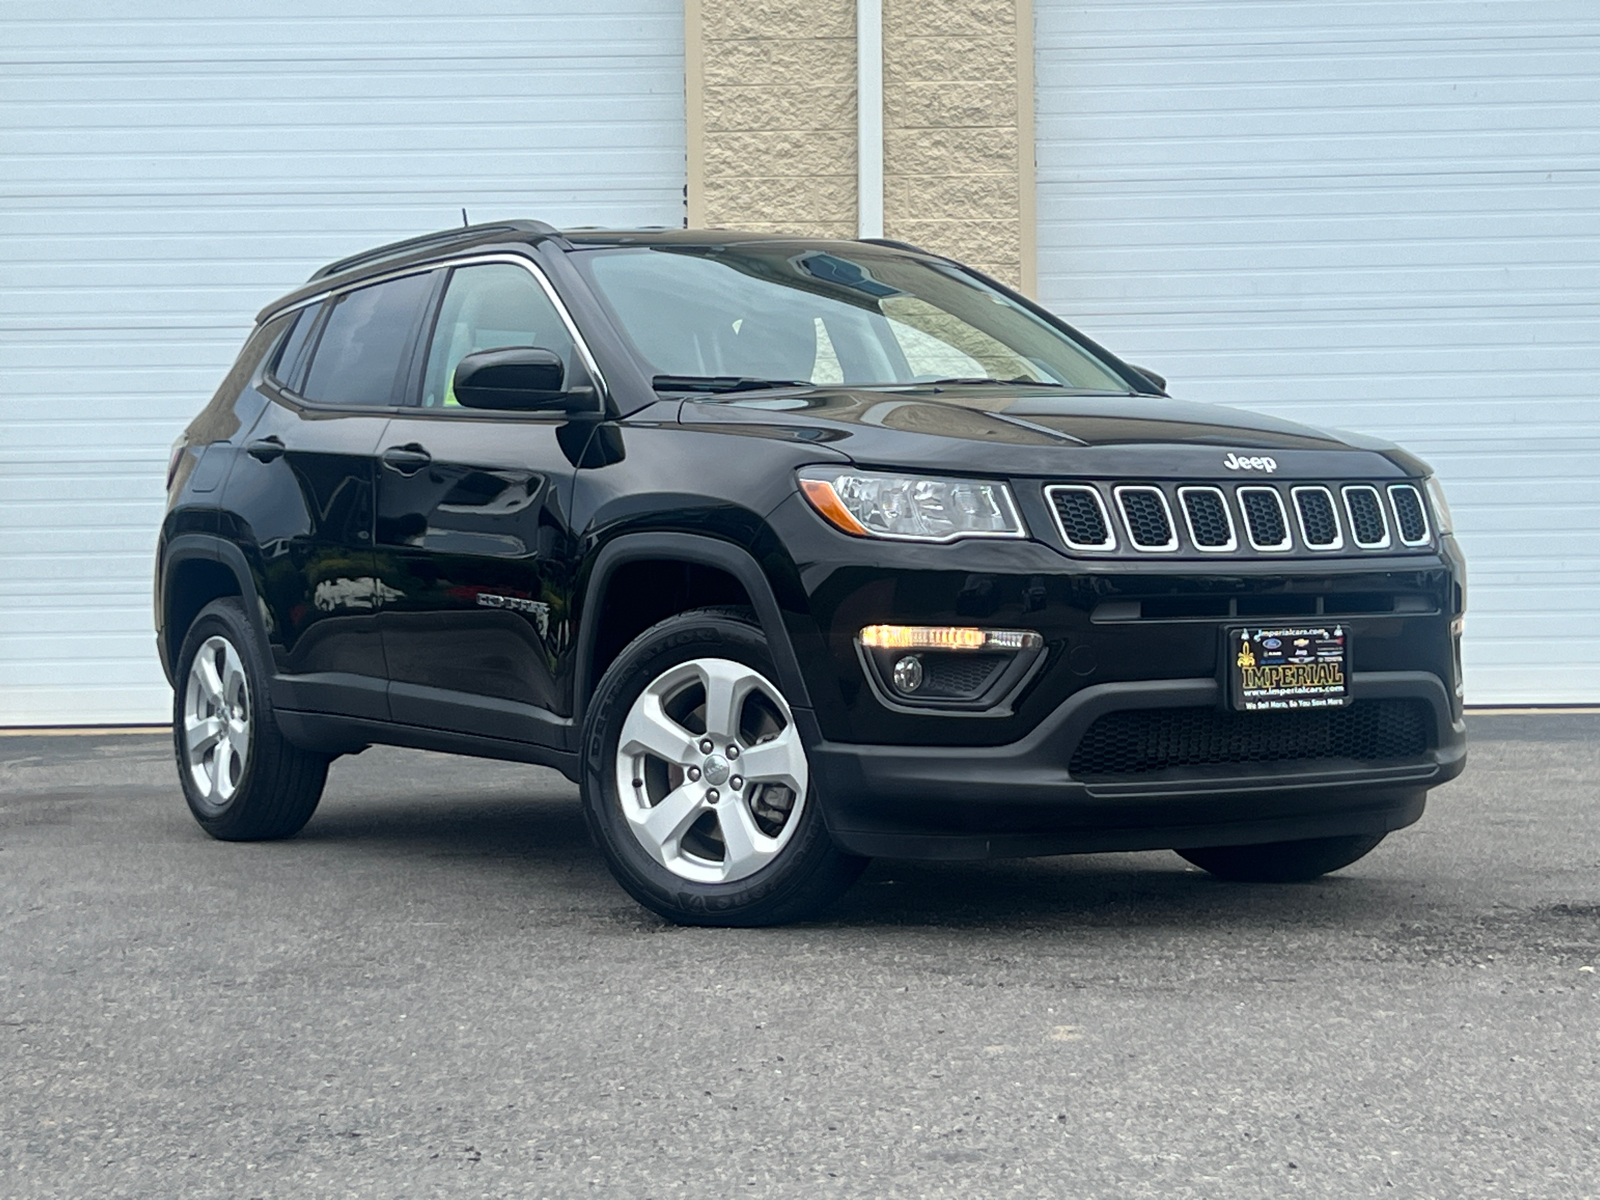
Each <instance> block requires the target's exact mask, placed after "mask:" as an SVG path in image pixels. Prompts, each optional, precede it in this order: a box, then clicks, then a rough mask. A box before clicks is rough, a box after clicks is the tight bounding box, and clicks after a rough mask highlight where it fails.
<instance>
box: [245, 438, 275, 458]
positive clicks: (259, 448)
mask: <svg viewBox="0 0 1600 1200" xmlns="http://www.w3.org/2000/svg"><path fill="white" fill-rule="evenodd" d="M244 450H245V453H246V454H248V455H249V456H250V457H251V458H253V459H255V460H257V461H258V462H264V463H269V462H272V461H273V460H275V459H279V458H282V457H283V451H284V445H283V439H282V438H280V437H277V436H273V437H264V438H259V439H257V440H256V441H253V442H251V443H250V444H249V445H248V446H246V447H245V448H244Z"/></svg>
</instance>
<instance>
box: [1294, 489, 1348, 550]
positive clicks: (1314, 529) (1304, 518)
mask: <svg viewBox="0 0 1600 1200" xmlns="http://www.w3.org/2000/svg"><path fill="white" fill-rule="evenodd" d="M1294 503H1295V507H1296V508H1298V509H1299V510H1300V532H1301V533H1302V534H1304V535H1305V539H1306V545H1308V546H1333V545H1337V544H1338V541H1339V515H1338V513H1336V512H1335V511H1334V507H1333V497H1332V496H1330V495H1329V494H1328V493H1327V492H1325V491H1324V490H1323V489H1322V488H1303V489H1301V490H1299V491H1297V492H1295V494H1294Z"/></svg>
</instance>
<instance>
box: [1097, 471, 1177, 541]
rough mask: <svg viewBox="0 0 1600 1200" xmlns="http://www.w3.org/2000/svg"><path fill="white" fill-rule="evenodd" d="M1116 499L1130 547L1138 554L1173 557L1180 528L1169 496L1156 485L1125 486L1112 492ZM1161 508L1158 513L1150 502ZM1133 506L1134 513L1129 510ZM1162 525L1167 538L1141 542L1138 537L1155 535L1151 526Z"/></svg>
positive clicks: (1113, 489)
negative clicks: (1175, 521)
mask: <svg viewBox="0 0 1600 1200" xmlns="http://www.w3.org/2000/svg"><path fill="white" fill-rule="evenodd" d="M1111 491H1112V494H1113V495H1114V496H1116V498H1117V507H1118V508H1119V509H1120V510H1121V511H1122V527H1123V529H1124V530H1125V531H1126V532H1127V534H1128V544H1129V545H1131V546H1132V547H1133V548H1134V549H1135V550H1142V551H1144V552H1145V553H1146V554H1170V553H1172V552H1173V551H1174V550H1176V549H1177V548H1178V527H1177V525H1176V524H1175V523H1174V522H1173V520H1172V506H1171V505H1170V504H1168V503H1167V494H1166V493H1165V492H1164V491H1162V490H1161V489H1160V488H1158V487H1156V486H1155V485H1154V484H1123V485H1121V486H1118V487H1115V488H1112V489H1111ZM1152 498H1153V499H1154V502H1155V504H1157V505H1159V510H1156V509H1152V508H1151V507H1150V501H1151V499H1152ZM1130 504H1131V505H1132V508H1133V509H1136V510H1138V511H1132V510H1130ZM1156 522H1159V526H1158V527H1159V528H1160V530H1161V531H1162V532H1165V534H1166V535H1167V536H1166V538H1165V539H1164V540H1162V541H1159V542H1157V541H1153V540H1141V539H1140V537H1139V534H1140V533H1141V532H1143V533H1153V532H1155V529H1154V528H1152V527H1151V526H1152V525H1153V524H1155V523H1156Z"/></svg>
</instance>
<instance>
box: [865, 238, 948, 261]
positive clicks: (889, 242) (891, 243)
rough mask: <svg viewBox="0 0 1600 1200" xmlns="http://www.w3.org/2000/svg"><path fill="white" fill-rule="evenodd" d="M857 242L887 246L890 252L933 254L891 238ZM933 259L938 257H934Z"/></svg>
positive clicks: (867, 239) (868, 239)
mask: <svg viewBox="0 0 1600 1200" xmlns="http://www.w3.org/2000/svg"><path fill="white" fill-rule="evenodd" d="M856 241H858V242H866V243H867V245H869V246H887V247H889V249H891V250H911V251H913V252H915V253H917V254H933V251H931V250H924V249H923V248H922V247H921V246H913V245H912V244H911V243H910V242H897V241H895V240H894V239H893V238H857V239H856ZM935 257H939V256H938V255H935Z"/></svg>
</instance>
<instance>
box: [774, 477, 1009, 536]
mask: <svg viewBox="0 0 1600 1200" xmlns="http://www.w3.org/2000/svg"><path fill="white" fill-rule="evenodd" d="M800 489H801V491H803V492H804V493H805V497H806V499H807V500H809V501H811V506H812V507H813V508H815V509H816V510H817V512H818V513H820V514H821V515H822V517H823V519H824V520H826V521H827V522H828V523H829V524H830V525H832V526H833V527H834V528H835V529H840V530H843V531H844V532H845V533H852V534H855V535H856V536H857V537H881V538H898V539H901V540H904V541H912V542H950V541H954V540H955V539H956V538H963V537H1027V536H1028V531H1027V530H1026V529H1024V528H1023V526H1022V518H1021V517H1019V516H1018V515H1017V506H1016V503H1015V502H1014V501H1013V500H1012V499H1011V491H1010V489H1009V488H1007V487H1006V485H1005V484H1003V483H988V482H985V481H983V480H979V479H935V478H931V477H929V476H926V475H879V474H875V473H871V472H866V471H839V470H827V469H818V468H813V469H811V470H807V471H804V472H802V473H801V475H800Z"/></svg>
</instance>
